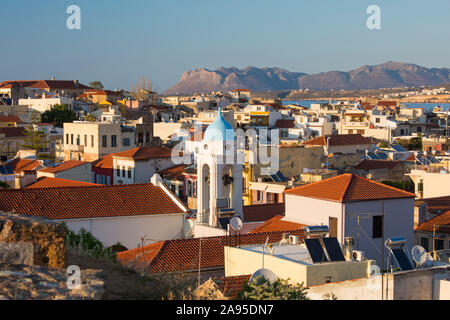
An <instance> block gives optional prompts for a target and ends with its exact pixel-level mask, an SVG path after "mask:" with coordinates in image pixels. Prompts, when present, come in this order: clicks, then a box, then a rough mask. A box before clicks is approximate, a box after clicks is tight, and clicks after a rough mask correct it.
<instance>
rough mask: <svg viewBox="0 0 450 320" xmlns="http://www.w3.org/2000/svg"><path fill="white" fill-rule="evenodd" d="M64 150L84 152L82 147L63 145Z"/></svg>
mask: <svg viewBox="0 0 450 320" xmlns="http://www.w3.org/2000/svg"><path fill="white" fill-rule="evenodd" d="M65 148H66V150H69V151H72V152H81V153H83V152H84V146H74V145H65Z"/></svg>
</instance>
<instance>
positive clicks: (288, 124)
mask: <svg viewBox="0 0 450 320" xmlns="http://www.w3.org/2000/svg"><path fill="white" fill-rule="evenodd" d="M294 126H295V120H288V119H279V120H277V122H276V123H275V128H280V129H289V128H294Z"/></svg>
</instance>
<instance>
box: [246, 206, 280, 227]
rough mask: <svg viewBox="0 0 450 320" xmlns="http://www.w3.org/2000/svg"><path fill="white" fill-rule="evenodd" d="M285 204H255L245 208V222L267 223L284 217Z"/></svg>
mask: <svg viewBox="0 0 450 320" xmlns="http://www.w3.org/2000/svg"><path fill="white" fill-rule="evenodd" d="M284 211H285V204H284V203H271V204H254V205H250V206H244V207H243V215H244V222H261V221H267V220H269V219H271V218H273V217H274V216H277V215H283V216H284Z"/></svg>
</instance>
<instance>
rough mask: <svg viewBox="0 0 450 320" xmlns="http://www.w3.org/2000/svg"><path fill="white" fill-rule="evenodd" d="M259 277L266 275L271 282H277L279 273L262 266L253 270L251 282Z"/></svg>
mask: <svg viewBox="0 0 450 320" xmlns="http://www.w3.org/2000/svg"><path fill="white" fill-rule="evenodd" d="M257 277H264V278H266V279H267V280H269V282H275V281H277V279H278V277H277V275H276V274H275V273H274V272H273V271H271V270H269V269H265V268H261V269H259V270H256V271H255V272H253V274H252V276H251V277H250V280H249V282H252V281H254V280H255V279H256V278H257Z"/></svg>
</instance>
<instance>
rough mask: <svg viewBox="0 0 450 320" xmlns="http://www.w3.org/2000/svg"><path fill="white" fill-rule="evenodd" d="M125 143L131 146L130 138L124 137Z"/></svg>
mask: <svg viewBox="0 0 450 320" xmlns="http://www.w3.org/2000/svg"><path fill="white" fill-rule="evenodd" d="M123 145H124V146H125V147H129V146H130V138H123Z"/></svg>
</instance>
